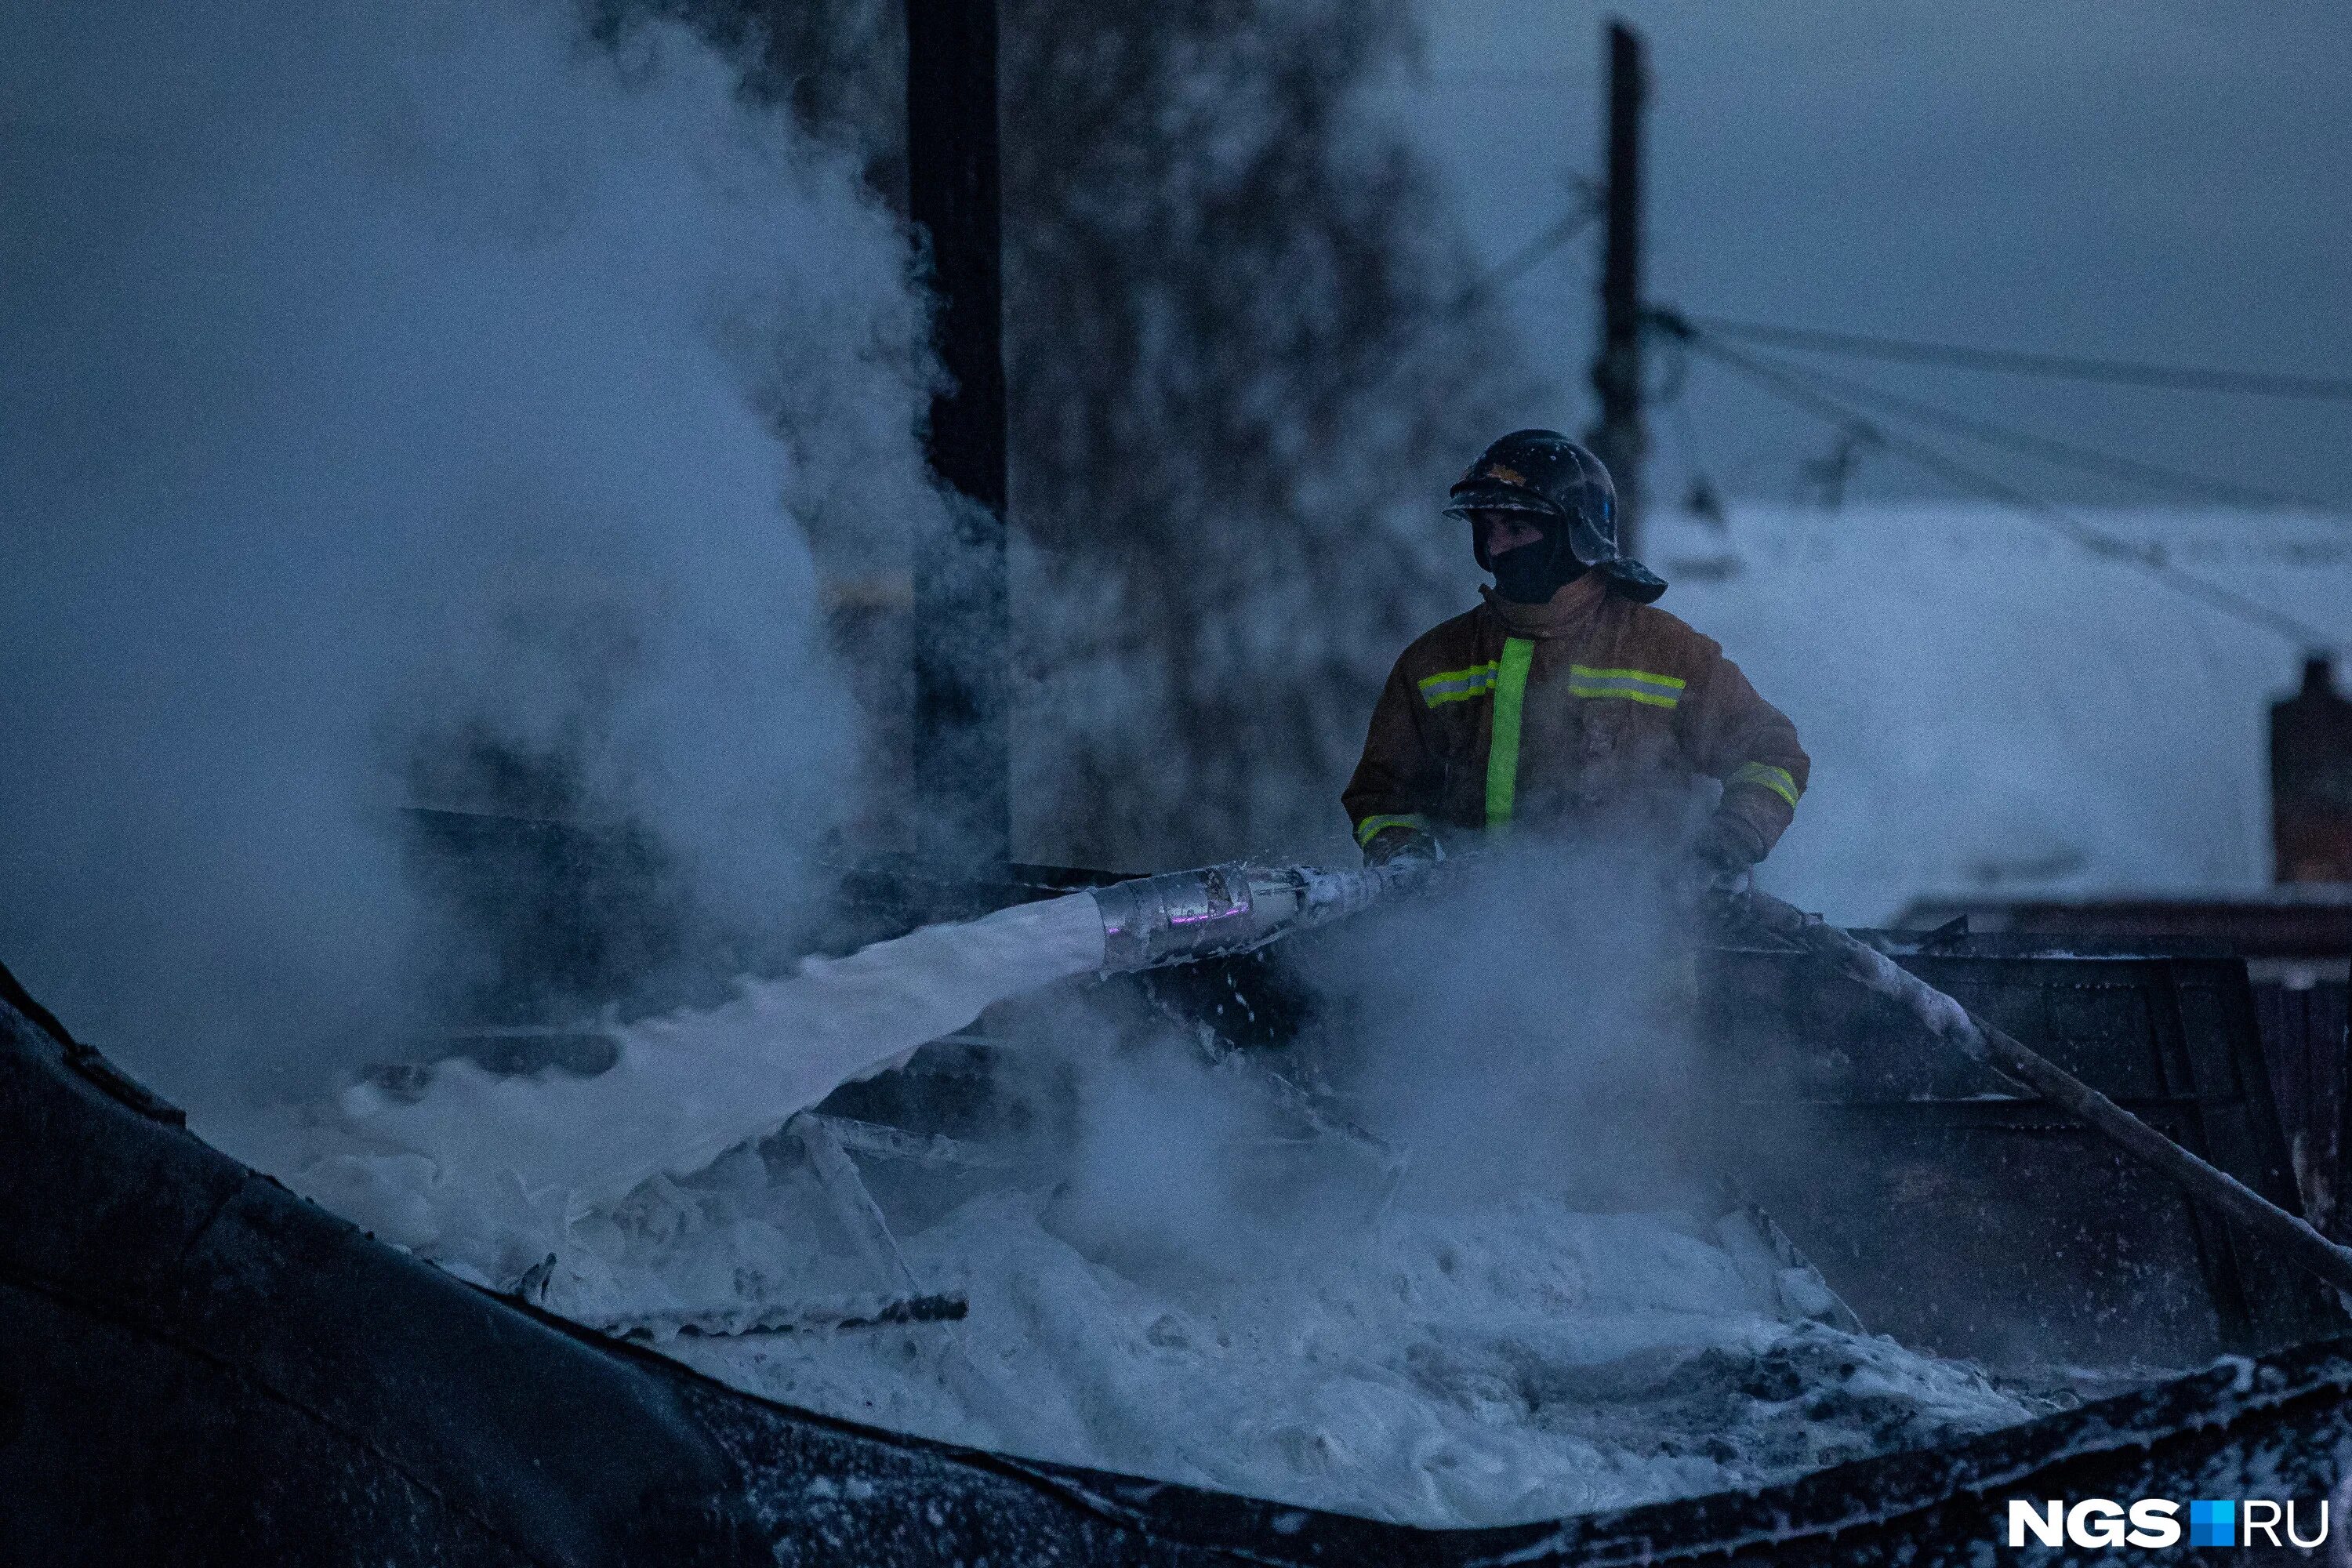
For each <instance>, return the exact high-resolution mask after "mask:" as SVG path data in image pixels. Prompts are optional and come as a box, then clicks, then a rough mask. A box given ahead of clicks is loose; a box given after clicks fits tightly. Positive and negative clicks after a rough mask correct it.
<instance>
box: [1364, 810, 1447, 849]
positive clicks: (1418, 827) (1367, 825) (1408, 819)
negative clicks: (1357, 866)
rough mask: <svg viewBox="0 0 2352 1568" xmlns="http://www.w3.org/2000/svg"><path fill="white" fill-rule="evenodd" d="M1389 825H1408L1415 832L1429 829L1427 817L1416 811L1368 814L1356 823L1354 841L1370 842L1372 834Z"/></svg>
mask: <svg viewBox="0 0 2352 1568" xmlns="http://www.w3.org/2000/svg"><path fill="white" fill-rule="evenodd" d="M1391 827H1410V828H1412V830H1413V831H1414V832H1416V833H1426V832H1428V831H1429V819H1428V818H1427V817H1425V816H1422V815H1421V813H1419V812H1417V811H1410V812H1406V813H1404V814H1403V815H1402V816H1368V817H1366V818H1364V820H1363V821H1361V822H1360V823H1358V824H1356V842H1357V844H1359V845H1365V844H1370V842H1371V841H1372V836H1373V835H1374V834H1376V833H1384V832H1386V831H1387V830H1388V829H1390V828H1391Z"/></svg>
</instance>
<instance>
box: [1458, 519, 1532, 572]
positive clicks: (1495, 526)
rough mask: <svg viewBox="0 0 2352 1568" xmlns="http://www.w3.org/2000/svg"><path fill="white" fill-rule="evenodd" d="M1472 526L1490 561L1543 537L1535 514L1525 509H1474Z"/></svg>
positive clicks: (1471, 520)
mask: <svg viewBox="0 0 2352 1568" xmlns="http://www.w3.org/2000/svg"><path fill="white" fill-rule="evenodd" d="M1470 526H1471V527H1472V528H1474V529H1475V530H1477V535H1478V542H1479V543H1480V544H1481V545H1483V546H1485V547H1486V559H1487V560H1489V561H1492V560H1493V559H1494V558H1495V557H1496V556H1497V555H1501V554H1504V553H1506V552H1509V551H1513V550H1517V548H1518V547H1519V546H1520V545H1522V544H1533V543H1534V542H1536V541H1537V540H1538V539H1541V538H1542V537H1543V530H1542V529H1540V528H1538V527H1537V526H1536V524H1535V520H1534V516H1533V514H1532V513H1529V512H1524V511H1474V512H1472V513H1471V514H1470Z"/></svg>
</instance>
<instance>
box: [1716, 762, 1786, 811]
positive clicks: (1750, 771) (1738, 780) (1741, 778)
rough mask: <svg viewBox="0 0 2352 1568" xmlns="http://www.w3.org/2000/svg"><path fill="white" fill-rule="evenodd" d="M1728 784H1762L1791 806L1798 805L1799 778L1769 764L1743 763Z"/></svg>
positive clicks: (1784, 769)
mask: <svg viewBox="0 0 2352 1568" xmlns="http://www.w3.org/2000/svg"><path fill="white" fill-rule="evenodd" d="M1727 783H1730V784H1762V785H1763V786H1764V787H1765V788H1766V789H1769V790H1770V791H1771V792H1772V793H1773V794H1774V795H1779V796H1780V798H1781V799H1782V800H1785V801H1787V802H1788V803H1789V804H1790V805H1792V806H1793V805H1796V804H1797V776H1796V775H1795V774H1794V773H1790V771H1789V770H1788V769H1786V768H1776V767H1774V766H1773V765H1772V764H1771V763H1740V764H1739V766H1738V770H1737V771H1735V772H1734V773H1732V775H1731V777H1730V778H1729V780H1727Z"/></svg>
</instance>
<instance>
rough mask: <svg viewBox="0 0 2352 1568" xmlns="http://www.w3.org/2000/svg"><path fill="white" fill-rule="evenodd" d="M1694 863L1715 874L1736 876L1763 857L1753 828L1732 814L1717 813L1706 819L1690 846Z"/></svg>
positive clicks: (1761, 845) (1762, 848)
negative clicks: (1694, 859)
mask: <svg viewBox="0 0 2352 1568" xmlns="http://www.w3.org/2000/svg"><path fill="white" fill-rule="evenodd" d="M1691 854H1692V855H1693V856H1695V857H1696V858H1697V860H1698V863H1699V864H1700V865H1702V866H1704V867H1706V868H1707V869H1708V870H1709V871H1711V872H1713V873H1715V875H1717V876H1718V877H1733V878H1736V877H1738V876H1740V875H1741V874H1743V873H1744V872H1746V871H1747V870H1748V868H1749V867H1751V866H1753V865H1755V864H1756V862H1757V861H1759V860H1761V859H1762V858H1764V846H1763V844H1762V843H1760V842H1759V840H1758V838H1757V837H1756V830H1755V829H1754V828H1752V827H1750V826H1748V825H1747V824H1746V823H1744V822H1742V821H1740V820H1739V819H1738V817H1735V816H1724V815H1722V814H1721V813H1719V812H1718V813H1717V814H1716V815H1715V816H1711V817H1709V818H1707V823H1706V826H1705V827H1702V828H1700V829H1699V833H1698V837H1697V838H1696V840H1695V841H1693V843H1692V845H1691Z"/></svg>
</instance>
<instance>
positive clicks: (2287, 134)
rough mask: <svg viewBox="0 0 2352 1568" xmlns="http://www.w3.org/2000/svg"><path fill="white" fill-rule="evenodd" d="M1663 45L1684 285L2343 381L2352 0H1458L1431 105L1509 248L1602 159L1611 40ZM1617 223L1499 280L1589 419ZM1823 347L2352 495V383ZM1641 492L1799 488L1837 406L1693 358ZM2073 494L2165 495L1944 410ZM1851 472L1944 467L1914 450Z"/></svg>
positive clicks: (2222, 465) (2266, 478)
mask: <svg viewBox="0 0 2352 1568" xmlns="http://www.w3.org/2000/svg"><path fill="white" fill-rule="evenodd" d="M1612 10H1614V11H1615V12H1617V13H1618V14H1622V15H1623V16H1626V17H1627V18H1628V19H1629V20H1630V21H1632V22H1633V24H1634V25H1635V26H1637V27H1638V28H1640V29H1641V30H1642V31H1643V34H1644V35H1645V36H1646V37H1647V39H1648V41H1649V44H1650V47H1651V58H1652V63H1653V69H1654V79H1655V86H1654V96H1653V100H1652V103H1653V109H1652V131H1653V135H1652V143H1651V147H1652V165H1651V167H1652V179H1653V186H1652V195H1651V202H1650V220H1651V235H1652V247H1653V248H1652V268H1651V273H1650V285H1649V292H1650V294H1651V297H1652V298H1653V299H1654V300H1658V301H1661V302H1666V303H1672V304H1675V305H1679V306H1681V307H1683V308H1685V309H1686V310H1690V311H1693V312H1705V313H1712V314H1716V315H1720V316H1727V317H1739V318H1747V319H1751V320H1755V321H1768V322H1777V323H1786V324H1790V325H1799V326H1811V327H1822V328H1835V329H1844V330H1847V331H1861V332H1874V333H1883V334H1890V335H1900V336H1907V337H1916V338H1927V339H1933V340H1938V341H1948V342H1958V343H1968V344H1978V345H1984V346H1989V347H2017V348H2029V349H2038V350H2043V351H2048V352H2058V353H2078V354H2088V355H2098V356H2105V357H2116V358H2129V359H2139V360H2151V361H2160V362H2165V363H2183V364H2191V365H2211V366H2226V367H2238V368H2245V369H2255V370H2275V371H2286V372H2298V373H2303V374H2316V375H2337V376H2344V375H2352V266H2348V265H2347V262H2352V7H2346V6H2343V5H2328V4H2315V3H2309V0H2288V3H2283V4H2277V5H2252V4H2187V3H2183V0H2142V3H2135V4H2131V5H2090V4H2082V3H2078V0H2063V3H2057V4H2053V3H2050V0H1998V3H1990V4H1987V3H1981V0H1969V3H1965V4H1959V3H1949V4H1926V3H1920V0H1806V3H1804V4H1802V5H1758V4H1726V3H1723V0H1657V3H1644V0H1633V3H1629V4H1625V5H1620V6H1616V7H1604V6H1601V5H1591V4H1563V3H1561V0H1440V3H1436V4H1432V5H1428V6H1427V7H1426V9H1425V12H1424V17H1425V20H1424V27H1425V30H1426V52H1425V70H1424V72H1423V79H1422V83H1421V87H1420V90H1419V91H1418V92H1417V93H1415V94H1414V95H1413V98H1412V102H1411V103H1410V105H1409V110H1410V112H1411V114H1412V117H1413V119H1414V121H1415V122H1416V123H1417V125H1418V126H1419V127H1420V128H1421V132H1420V133H1421V134H1422V136H1423V139H1424V142H1425V144H1426V146H1427V147H1428V149H1429V151H1430V152H1431V153H1432V155H1433V157H1434V158H1435V159H1436V160H1437V162H1438V165H1439V167H1440V169H1441V171H1442V172H1443V173H1444V174H1445V175H1446V177H1447V178H1448V179H1449V180H1450V181H1451V182H1452V183H1453V185H1454V191H1455V193H1456V195H1457V196H1458V199H1459V200H1460V202H1461V204H1462V207H1463V211H1464V213H1465V216H1466V218H1467V220H1468V222H1469V225H1470V226H1471V229H1472V231H1473V233H1474V235H1475V238H1476V240H1477V242H1478V244H1479V246H1480V248H1481V250H1482V251H1483V252H1484V254H1485V255H1486V257H1487V258H1488V259H1489V260H1490V261H1499V260H1501V259H1503V258H1507V257H1508V256H1510V255H1511V254H1513V253H1514V252H1515V251H1516V250H1517V249H1518V247H1521V246H1522V245H1524V244H1525V243H1526V242H1527V240H1528V238H1529V237H1532V236H1534V235H1537V234H1538V233H1539V232H1541V231H1542V230H1543V228H1544V227H1545V226H1547V225H1549V223H1551V222H1552V221H1553V220H1554V219H1555V218H1556V217H1557V216H1559V213H1560V212H1561V211H1562V210H1564V208H1565V207H1566V205H1567V204H1568V203H1569V202H1570V200H1571V199H1572V196H1571V195H1570V186H1569V180H1570V176H1572V175H1576V174H1598V173H1599V164H1600V161H1601V160H1600V153H1599V143H1600V126H1601V31H1602V26H1603V24H1604V20H1605V18H1606V16H1609V15H1610V14H1611V13H1612ZM1597 232H1598V231H1597V229H1596V230H1595V231H1593V233H1592V234H1590V235H1588V236H1587V237H1584V238H1582V239H1580V240H1579V241H1578V242H1576V243H1574V244H1573V245H1571V246H1570V247H1566V248H1565V249H1563V250H1562V251H1560V252H1559V253H1558V254H1557V255H1556V256H1555V257H1554V258H1552V259H1550V260H1549V261H1547V262H1545V263H1544V264H1543V265H1541V266H1539V267H1537V268H1534V269H1533V270H1532V271H1530V272H1529V273H1528V274H1527V275H1526V277H1525V278H1524V279H1522V280H1521V281H1519V282H1518V283H1517V285H1516V287H1515V288H1514V289H1513V295H1512V298H1513V300H1514V302H1515V304H1516V305H1517V314H1518V318H1519V320H1520V321H1521V322H1522V323H1523V325H1524V329H1525V331H1526V334H1527V342H1526V348H1527V350H1528V354H1529V357H1530V358H1531V359H1532V360H1534V361H1535V362H1536V363H1538V365H1539V366H1540V367H1542V368H1543V369H1544V370H1546V371H1547V372H1548V373H1549V374H1552V375H1553V376H1554V377H1555V380H1556V383H1557V384H1559V386H1560V388H1561V390H1562V393H1563V395H1564V396H1565V398H1566V401H1564V402H1563V403H1561V404H1560V405H1556V406H1554V407H1551V408H1548V409H1537V410H1531V411H1530V412H1531V415H1533V416H1540V417H1544V418H1547V419H1549V420H1553V421H1558V422H1561V423H1564V424H1565V426H1566V427H1568V428H1570V429H1571V430H1574V429H1580V428H1581V427H1582V426H1583V424H1584V422H1585V421H1586V419H1587V418H1588V417H1589V413H1590V399H1589V396H1588V395H1587V394H1586V392H1585V384H1584V380H1583V367H1584V365H1585V363H1586V361H1587V359H1588V357H1589V355H1590V353H1591V336H1592V329H1593V317H1594V314H1595V307H1594V305H1593V303H1592V297H1591V280H1592V279H1593V277H1594V275H1595V273H1596V270H1597V256H1598V245H1597ZM1811 363H1816V364H1818V365H1820V366H1822V367H1823V368H1827V369H1831V370H1834V371H1838V372H1841V373H1843V374H1847V375H1849V376H1853V377H1857V378H1860V379H1862V380H1864V381H1868V382H1873V383H1875V384H1878V385H1880V386H1883V387H1885V388H1887V389H1889V390H1891V391H1895V392H1898V393H1903V394H1907V395H1911V396H1913V397H1916V398H1921V399H1926V400H1931V401H1935V402H1939V403H1942V404H1944V405H1948V406H1950V407H1952V408H1955V409H1958V410H1962V411H1966V412H1969V413H1972V414H1975V415H1977V416H1979V417H1983V418H1989V419H1992V420H1996V421H1999V422H2000V423H2002V424H2004V425H2008V426H2017V427H2019V428H2021V429H2024V430H2027V431H2030V432H2032V433H2034V434H2038V435H2041V436H2044V437H2055V438H2058V439H2062V440H2067V441H2072V442H2074V443H2076V444H2078V445H2082V446H2086V447H2097V448H2101V449H2104V450H2107V451H2111V452H2114V453H2116V454H2117V455H2119V456H2125V457H2130V458H2137V459H2139V460H2141V461H2144V462H2150V463H2158V464H2162V465H2166V466H2168V467H2172V468H2188V469H2192V470H2197V471H2200V472H2203V473H2206V474H2210V475H2211V476H2213V477H2215V478H2219V479H2231V480H2234V481H2237V482H2240V483H2244V484H2251V485H2255V486H2259V487H2261V488H2264V489H2275V490H2283V491H2287V492H2291V493H2294V494H2298V495H2303V496H2308V497H2311V498H2314V499H2315V500H2320V501H2323V502H2326V503H2327V504H2328V505H2330V506H2331V507H2336V508H2340V509H2344V510H2347V511H2352V442H2347V436H2352V404H2345V403H2333V404H2330V403H2294V402H2282V401H2274V400H2271V399H2262V398H2249V397H2225V396H2212V395H2192V394H2181V393H2173V392H2167V391H2147V390H2130V389H2114V388H2103V387H2077V386H2070V385H2066V384H2060V383H2054V382H2046V381H2030V380H2020V379H2015V378H2011V377H2007V376H1999V375H1988V374H1973V373H1958V374H1955V373H1950V372H1945V371H1922V370H1915V369H1912V368H1909V367H1905V366H1899V365H1884V364H1872V363H1864V362H1846V361H1838V360H1830V359H1816V360H1813V361H1812V362H1811ZM1654 440H1655V441H1656V442H1657V447H1656V449H1657V451H1658V454H1659V458H1658V461H1657V463H1656V464H1655V465H1654V483H1655V484H1656V485H1658V486H1659V487H1660V488H1661V489H1664V490H1669V491H1679V490H1680V489H1682V488H1683V487H1684V485H1685V482H1686V480H1685V473H1686V470H1687V468H1689V466H1690V465H1691V464H1692V462H1693V461H1694V460H1696V464H1697V465H1698V466H1699V467H1700V468H1704V469H1705V470H1706V471H1707V472H1709V473H1710V474H1711V475H1712V476H1713V477H1714V478H1715V479H1716V481H1717V484H1718V485H1719V486H1720V487H1721V488H1723V489H1727V490H1729V491H1730V492H1732V493H1733V494H1735V495H1742V496H1749V497H1755V498H1759V499H1787V498H1788V497H1789V496H1790V494H1792V493H1793V491H1794V489H1795V487H1796V484H1797V477H1798V476H1797V469H1798V465H1799V464H1800V462H1801V461H1802V460H1803V459H1805V458H1818V457H1820V456H1821V455H1822V454H1823V453H1825V452H1826V451H1828V449H1829V448H1830V447H1831V446H1832V442H1833V440H1834V437H1833V435H1832V432H1831V431H1830V429H1829V428H1828V426H1824V425H1822V424H1821V423H1820V422H1818V421H1815V420H1812V419H1811V418H1808V417H1806V416H1800V415H1793V414H1790V413H1789V412H1787V411H1785V410H1784V409H1783V408H1782V407H1780V406H1779V405H1775V404H1773V403H1772V402H1770V401H1769V399H1767V398H1765V397H1762V396H1760V395H1755V394H1753V393H1750V392H1748V390H1746V389H1745V388H1744V387H1742V386H1741V385H1740V384H1738V382H1737V381H1735V380H1734V379H1733V378H1732V377H1731V376H1730V375H1729V374H1727V373H1726V372H1724V371H1721V370H1719V369H1715V368H1711V367H1708V366H1706V365H1705V364H1703V363H1702V364H1699V365H1697V366H1696V367H1695V368H1694V371H1693V374H1692V375H1691V378H1690V380H1689V382H1688V385H1687V392H1686V395H1685V407H1684V409H1683V410H1682V411H1681V412H1679V413H1677V412H1675V411H1672V410H1669V411H1664V412H1663V413H1662V414H1661V415H1660V416H1658V420H1657V425H1656V427H1655V431H1654ZM1936 440H1937V443H1938V444H1939V445H1941V446H1945V447H1948V448H1949V449H1950V450H1951V451H1952V453H1953V455H1954V456H1955V457H1958V458H1961V459H1963V460H1965V461H1967V462H1969V463H1971V464H1973V465H1976V466H1979V467H1984V468H1992V469H1995V470H1997V471H1999V472H2000V473H2001V474H2002V475H2004V476H2005V477H2006V478H2008V479H2011V481H2012V482H2015V483H2017V484H2019V485H2021V486H2022V487H2023V488H2026V489H2032V490H2034V491H2036V492H2038V493H2042V494H2047V495H2050V496H2052V497H2054V498H2058V499H2063V500H2081V501H2100V502H2110V501H2112V502H2121V503H2144V502H2157V503H2159V504H2161V503H2166V502H2168V500H2170V499H2171V498H2170V497H2168V495H2167V494H2166V493H2165V492H2163V491H2161V490H2157V489H2147V488H2143V487H2140V486H2138V485H2136V484H2119V483H2116V482H2114V481H2111V480H2108V479H2100V478H2096V477H2093V476H2090V475H2085V474H2081V473H2075V472H2072V471H2070V470H2068V469H2066V468H2057V467H2052V466H2049V465H2047V464H2044V463H2042V462H2040V461H2038V460H2029V459H2023V458H2011V457H2005V456H2001V455H1999V454H1996V453H1993V452H1990V451H1989V450H1988V449H1987V448H1986V447H1982V446H1979V445H1974V444H1971V443H1969V442H1968V441H1966V440H1959V439H1955V438H1951V437H1941V436H1938V437H1936ZM1852 493H1855V494H1861V495H1920V494H1949V493H1954V492H1953V491H1952V489H1951V488H1950V487H1949V486H1948V485H1947V484H1943V483H1940V482H1937V481H1936V480H1932V479H1926V478H1923V477H1922V476H1921V475H1920V474H1918V473H1917V472H1916V471H1914V470H1912V469H1911V468H1906V467H1905V466H1904V465H1903V464H1902V463H1901V462H1900V461H1899V460H1897V459H1895V458H1876V459H1870V460H1865V461H1864V465H1863V467H1862V468H1861V470H1860V474H1859V478H1858V479H1857V481H1856V484H1855V487H1854V490H1853V492H1852Z"/></svg>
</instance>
